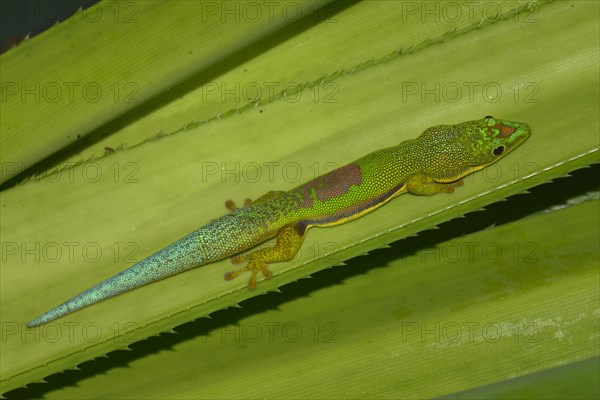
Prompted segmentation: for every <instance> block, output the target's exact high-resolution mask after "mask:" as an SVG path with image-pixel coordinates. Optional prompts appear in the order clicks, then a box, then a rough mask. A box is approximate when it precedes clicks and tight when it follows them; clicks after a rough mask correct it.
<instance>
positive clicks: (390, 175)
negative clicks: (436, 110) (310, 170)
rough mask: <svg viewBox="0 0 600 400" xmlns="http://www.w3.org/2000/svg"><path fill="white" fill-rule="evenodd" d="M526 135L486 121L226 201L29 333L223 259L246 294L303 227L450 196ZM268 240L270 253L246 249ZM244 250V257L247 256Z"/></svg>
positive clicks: (291, 249) (284, 256) (522, 129)
mask: <svg viewBox="0 0 600 400" xmlns="http://www.w3.org/2000/svg"><path fill="white" fill-rule="evenodd" d="M530 135H531V128H530V127H529V125H528V124H526V123H521V122H511V121H506V120H501V119H496V118H493V117H490V116H488V117H485V118H482V119H479V120H474V121H467V122H462V123H459V124H455V125H437V126H433V127H430V128H428V129H426V130H425V131H424V132H423V133H422V134H421V135H420V136H418V137H417V138H415V139H410V140H406V141H403V142H401V143H400V144H398V145H397V146H392V147H387V148H384V149H381V150H378V151H375V152H373V153H370V154H368V155H366V156H364V157H362V158H359V159H358V160H356V161H354V162H352V163H350V164H347V165H345V166H342V167H340V168H337V169H335V170H333V171H331V172H329V173H327V174H324V175H322V176H319V177H317V178H315V179H313V180H311V181H309V182H307V183H305V184H303V185H300V186H298V187H296V188H293V189H291V190H289V191H271V192H268V193H267V194H265V195H263V196H262V197H260V198H258V199H257V200H256V201H251V200H249V199H247V200H246V201H245V203H244V206H243V207H239V208H238V207H236V205H235V203H234V202H233V201H231V200H228V201H227V202H226V203H225V206H226V207H227V208H228V209H229V210H230V212H229V213H228V214H225V215H224V216H222V217H220V218H218V219H215V220H212V221H211V222H209V223H208V224H206V225H204V226H202V227H200V228H199V229H197V230H195V231H193V232H191V233H190V234H188V235H186V236H184V237H183V238H181V239H179V240H178V241H176V242H174V243H172V244H170V245H168V246H167V247H164V248H162V249H161V250H159V251H157V252H156V253H154V254H152V255H150V256H149V257H147V258H145V259H143V260H141V261H139V262H137V263H136V264H134V265H132V266H131V267H129V268H128V269H125V270H124V271H122V272H120V273H118V274H116V275H114V276H112V277H110V278H108V279H107V280H105V281H103V282H101V283H99V284H97V285H96V286H93V287H92V288H90V289H88V290H86V291H84V292H82V293H80V294H78V295H77V296H75V297H73V298H71V299H70V300H67V301H66V302H64V303H62V304H60V305H59V306H57V307H55V308H53V309H51V310H50V311H47V312H46V313H44V314H42V315H41V316H39V317H37V318H36V319H34V320H32V321H30V322H29V323H28V324H27V326H28V327H29V328H33V327H36V326H39V325H42V324H45V323H47V322H49V321H52V320H54V319H56V318H59V317H62V316H64V315H66V314H69V313H72V312H74V311H76V310H79V309H81V308H83V307H87V306H89V305H91V304H95V303H98V302H100V301H103V300H105V299H108V298H110V297H113V296H116V295H118V294H121V293H123V292H127V291H130V290H133V289H136V288H138V287H140V286H144V285H147V284H149V283H151V282H155V281H158V280H160V279H164V278H167V277H169V276H172V275H175V274H179V273H181V272H184V271H187V270H190V269H193V268H197V267H199V266H202V265H206V264H209V263H213V262H216V261H219V260H223V259H226V258H230V257H231V260H232V262H233V263H235V264H237V263H243V262H245V263H246V265H245V266H244V267H243V268H240V269H237V270H235V271H232V272H227V273H226V274H225V279H226V280H231V279H234V278H235V277H237V276H238V275H240V274H242V273H244V272H250V273H251V275H250V280H249V282H248V288H249V289H251V290H252V289H255V288H256V282H257V278H258V275H259V273H260V274H262V275H263V276H264V278H265V279H270V278H271V277H272V273H271V271H270V270H269V268H268V266H269V264H270V263H276V262H283V261H288V260H292V259H293V258H294V256H295V255H296V253H297V252H298V251H299V250H300V248H301V246H302V242H303V240H304V237H305V235H306V232H307V231H308V230H309V228H311V227H329V226H335V225H339V224H343V223H346V222H349V221H352V220H355V219H357V218H359V217H361V216H363V215H365V214H367V213H370V212H372V211H373V210H375V209H377V208H379V207H381V206H383V205H384V204H386V203H388V202H389V201H390V200H392V199H394V198H395V197H397V196H399V195H400V194H403V193H411V194H414V195H425V196H431V195H434V194H437V193H452V192H453V191H454V189H455V188H456V187H458V186H461V185H462V184H463V181H462V178H464V177H465V176H467V175H469V174H471V173H473V172H475V171H478V170H480V169H482V168H485V167H487V166H488V165H490V164H492V163H494V162H496V161H498V160H499V159H501V158H503V157H504V156H506V155H507V154H508V153H510V152H511V151H512V150H514V149H515V148H516V147H518V146H519V145H521V144H522V143H523V142H524V141H525V140H526V139H527V138H528V137H529V136H530ZM273 238H275V245H274V246H272V247H263V248H258V249H253V248H254V247H256V246H257V245H259V244H261V243H263V242H265V241H267V240H269V239H273ZM248 250H252V251H250V252H247V251H248Z"/></svg>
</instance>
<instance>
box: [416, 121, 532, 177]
mask: <svg viewBox="0 0 600 400" xmlns="http://www.w3.org/2000/svg"><path fill="white" fill-rule="evenodd" d="M530 135H531V128H530V127H529V125H527V124H525V123H522V122H512V121H505V120H501V119H496V118H493V117H485V118H483V119H479V120H475V121H467V122H463V123H460V124H456V125H439V126H434V127H431V128H429V129H427V130H425V132H423V135H421V137H420V138H419V140H420V142H421V145H422V146H423V148H424V150H423V153H426V154H428V157H429V160H428V161H427V163H426V164H427V166H428V167H427V168H428V171H426V172H427V173H429V174H430V176H432V177H433V178H434V179H435V180H436V181H438V182H453V181H455V180H458V179H460V178H462V177H464V176H465V175H468V174H470V173H471V172H475V171H478V170H480V169H482V168H485V167H487V166H488V165H490V164H492V163H494V162H496V161H498V160H499V159H501V158H502V157H504V156H505V155H507V154H508V153H510V152H511V151H512V150H514V149H515V148H517V147H518V146H519V145H520V144H521V143H523V142H524V141H525V140H526V139H527V138H528V137H529V136H530Z"/></svg>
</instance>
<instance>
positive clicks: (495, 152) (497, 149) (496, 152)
mask: <svg viewBox="0 0 600 400" xmlns="http://www.w3.org/2000/svg"><path fill="white" fill-rule="evenodd" d="M504 150H506V147H504V146H498V147H494V150H492V154H493V155H494V156H495V157H498V156H501V155H502V153H504Z"/></svg>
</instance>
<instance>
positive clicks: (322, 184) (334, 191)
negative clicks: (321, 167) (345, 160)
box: [315, 163, 362, 201]
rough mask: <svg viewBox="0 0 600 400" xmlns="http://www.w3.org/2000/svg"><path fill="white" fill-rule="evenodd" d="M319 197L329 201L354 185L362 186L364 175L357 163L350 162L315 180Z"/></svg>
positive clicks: (346, 191)
mask: <svg viewBox="0 0 600 400" xmlns="http://www.w3.org/2000/svg"><path fill="white" fill-rule="evenodd" d="M315 181H316V182H317V183H318V184H317V186H316V188H315V189H316V193H317V198H318V199H319V200H321V201H327V200H330V199H333V198H336V197H338V196H341V195H343V194H346V193H348V190H349V189H350V187H351V186H352V185H356V186H360V184H361V183H362V175H361V174H360V167H359V166H358V165H357V164H354V163H352V164H348V165H345V166H343V167H341V168H338V169H336V170H333V171H331V172H330V173H328V174H325V175H323V176H321V177H319V178H317V179H316V180H315Z"/></svg>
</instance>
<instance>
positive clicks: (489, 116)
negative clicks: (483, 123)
mask: <svg viewBox="0 0 600 400" xmlns="http://www.w3.org/2000/svg"><path fill="white" fill-rule="evenodd" d="M488 118H494V117H492V116H491V115H488V116H487V117H483V119H488Z"/></svg>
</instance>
